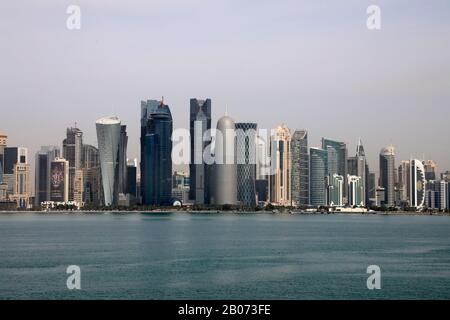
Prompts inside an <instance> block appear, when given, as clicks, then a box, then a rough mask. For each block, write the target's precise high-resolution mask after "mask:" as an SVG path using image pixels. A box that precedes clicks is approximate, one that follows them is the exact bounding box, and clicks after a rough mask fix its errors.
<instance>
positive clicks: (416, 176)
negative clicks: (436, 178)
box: [409, 159, 426, 209]
mask: <svg viewBox="0 0 450 320" xmlns="http://www.w3.org/2000/svg"><path fill="white" fill-rule="evenodd" d="M410 164H411V165H410V170H411V171H410V172H411V173H410V186H411V187H410V188H411V190H410V196H409V199H410V206H411V207H413V208H416V209H422V208H423V207H424V205H425V185H426V180H425V168H424V165H423V163H422V161H420V160H417V159H413V160H411V161H410Z"/></svg>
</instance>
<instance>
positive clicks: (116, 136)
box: [95, 117, 121, 206]
mask: <svg viewBox="0 0 450 320" xmlns="http://www.w3.org/2000/svg"><path fill="white" fill-rule="evenodd" d="M95 124H96V128H97V141H98V152H99V157H100V168H101V173H102V181H103V193H104V204H105V205H106V206H110V205H112V204H114V201H115V200H117V196H118V183H119V180H118V176H117V173H118V170H117V169H118V167H117V166H118V164H119V145H120V131H121V125H120V120H119V118H117V117H106V118H101V119H99V120H97V122H96V123H95Z"/></svg>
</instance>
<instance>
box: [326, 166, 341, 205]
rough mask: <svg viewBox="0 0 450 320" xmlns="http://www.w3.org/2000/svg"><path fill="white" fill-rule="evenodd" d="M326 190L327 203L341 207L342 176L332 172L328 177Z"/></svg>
mask: <svg viewBox="0 0 450 320" xmlns="http://www.w3.org/2000/svg"><path fill="white" fill-rule="evenodd" d="M328 192H329V193H328V194H329V200H328V205H330V206H332V207H333V206H336V207H342V206H343V205H344V177H343V176H340V175H338V174H336V173H335V174H333V175H332V176H331V177H330V184H329V186H328Z"/></svg>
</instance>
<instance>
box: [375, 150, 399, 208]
mask: <svg viewBox="0 0 450 320" xmlns="http://www.w3.org/2000/svg"><path fill="white" fill-rule="evenodd" d="M379 184H380V187H382V188H383V189H384V193H385V199H384V200H382V201H381V203H382V204H384V205H385V206H388V207H393V206H394V205H395V148H394V147H393V146H389V147H386V148H383V149H382V150H381V152H380V183H379Z"/></svg>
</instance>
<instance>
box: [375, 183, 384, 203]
mask: <svg viewBox="0 0 450 320" xmlns="http://www.w3.org/2000/svg"><path fill="white" fill-rule="evenodd" d="M385 199H386V190H385V189H384V188H382V187H377V189H376V191H375V204H376V206H377V207H382V206H384V205H385V203H386V200H385Z"/></svg>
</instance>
